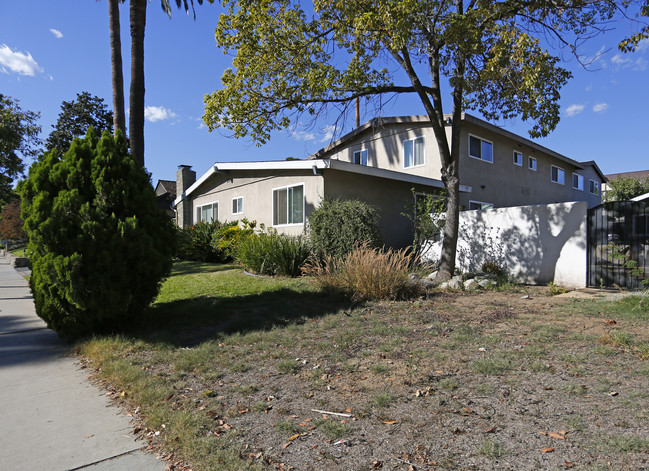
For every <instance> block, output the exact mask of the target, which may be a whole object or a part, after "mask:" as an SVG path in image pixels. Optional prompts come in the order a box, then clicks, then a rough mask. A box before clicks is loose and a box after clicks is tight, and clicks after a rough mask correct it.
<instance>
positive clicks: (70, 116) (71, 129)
mask: <svg viewBox="0 0 649 471" xmlns="http://www.w3.org/2000/svg"><path fill="white" fill-rule="evenodd" d="M91 126H92V127H93V128H95V131H96V132H97V133H98V134H101V133H102V132H104V131H108V132H111V133H112V132H113V113H112V111H110V110H109V109H108V108H107V107H106V104H105V103H104V99H103V98H99V97H97V96H93V95H91V94H90V93H88V92H81V93H77V99H76V100H72V101H64V102H63V103H62V104H61V112H60V113H59V117H58V119H57V120H56V124H53V125H52V127H53V128H54V130H53V131H52V132H51V133H50V135H49V136H48V138H47V140H46V141H45V147H46V148H47V150H48V151H49V150H52V149H56V150H58V151H59V152H60V153H61V154H64V153H65V152H67V150H68V149H69V148H70V144H72V140H73V139H74V138H75V137H83V136H85V135H86V133H87V132H88V128H89V127H91Z"/></svg>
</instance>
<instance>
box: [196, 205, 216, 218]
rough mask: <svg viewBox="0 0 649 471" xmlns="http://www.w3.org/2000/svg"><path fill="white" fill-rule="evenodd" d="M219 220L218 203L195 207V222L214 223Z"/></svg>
mask: <svg viewBox="0 0 649 471" xmlns="http://www.w3.org/2000/svg"><path fill="white" fill-rule="evenodd" d="M218 219H219V202H218V201H215V202H214V203H210V204H204V205H202V206H197V207H196V222H202V221H204V222H214V221H217V220H218Z"/></svg>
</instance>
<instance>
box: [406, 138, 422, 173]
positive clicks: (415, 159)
mask: <svg viewBox="0 0 649 471" xmlns="http://www.w3.org/2000/svg"><path fill="white" fill-rule="evenodd" d="M424 162H425V161H424V138H423V137H416V138H415V139H408V140H406V141H403V166H404V167H405V168H408V167H417V166H419V165H424Z"/></svg>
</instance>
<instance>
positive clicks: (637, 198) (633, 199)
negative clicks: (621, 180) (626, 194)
mask: <svg viewBox="0 0 649 471" xmlns="http://www.w3.org/2000/svg"><path fill="white" fill-rule="evenodd" d="M646 199H649V193H645V194H644V195H640V196H636V197H635V198H631V201H634V202H640V201H644V200H646Z"/></svg>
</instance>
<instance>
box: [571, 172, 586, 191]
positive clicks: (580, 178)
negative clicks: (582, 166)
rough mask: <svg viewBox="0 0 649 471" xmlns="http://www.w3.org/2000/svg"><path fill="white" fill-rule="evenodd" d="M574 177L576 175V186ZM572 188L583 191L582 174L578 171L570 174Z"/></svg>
mask: <svg viewBox="0 0 649 471" xmlns="http://www.w3.org/2000/svg"><path fill="white" fill-rule="evenodd" d="M575 177H577V186H575ZM572 188H573V190H579V191H584V176H583V175H579V174H578V173H573V174H572Z"/></svg>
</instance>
